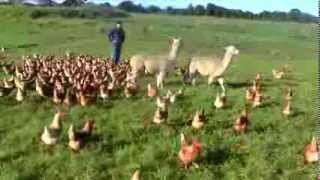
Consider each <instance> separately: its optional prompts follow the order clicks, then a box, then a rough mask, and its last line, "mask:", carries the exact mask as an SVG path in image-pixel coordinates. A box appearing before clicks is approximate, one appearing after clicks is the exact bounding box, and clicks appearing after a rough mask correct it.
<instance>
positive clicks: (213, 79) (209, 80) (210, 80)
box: [208, 76, 215, 85]
mask: <svg viewBox="0 0 320 180" xmlns="http://www.w3.org/2000/svg"><path fill="white" fill-rule="evenodd" d="M214 81H215V77H214V76H209V78H208V85H211V84H212V83H213V82H214Z"/></svg>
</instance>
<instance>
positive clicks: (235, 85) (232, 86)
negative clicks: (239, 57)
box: [227, 82, 251, 89]
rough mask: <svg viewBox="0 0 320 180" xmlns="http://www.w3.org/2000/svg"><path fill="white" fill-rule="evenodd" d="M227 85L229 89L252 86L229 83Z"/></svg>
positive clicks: (246, 83)
mask: <svg viewBox="0 0 320 180" xmlns="http://www.w3.org/2000/svg"><path fill="white" fill-rule="evenodd" d="M227 85H228V87H231V88H236V89H237V88H244V87H249V86H250V85H251V84H250V83H249V82H228V83H227Z"/></svg>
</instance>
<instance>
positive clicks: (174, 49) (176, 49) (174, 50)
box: [168, 47, 179, 61]
mask: <svg viewBox="0 0 320 180" xmlns="http://www.w3.org/2000/svg"><path fill="white" fill-rule="evenodd" d="M178 53H179V47H172V48H171V50H170V52H169V56H168V59H169V60H171V61H175V60H176V59H177V56H178Z"/></svg>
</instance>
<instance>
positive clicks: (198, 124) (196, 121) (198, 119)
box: [191, 110, 205, 129]
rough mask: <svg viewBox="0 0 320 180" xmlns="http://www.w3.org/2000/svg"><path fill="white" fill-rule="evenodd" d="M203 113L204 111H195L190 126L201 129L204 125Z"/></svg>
mask: <svg viewBox="0 0 320 180" xmlns="http://www.w3.org/2000/svg"><path fill="white" fill-rule="evenodd" d="M204 121H205V115H204V111H203V110H202V111H197V112H196V114H195V115H194V117H193V120H192V124H191V125H192V127H193V128H195V129H201V128H202V127H203V125H204Z"/></svg>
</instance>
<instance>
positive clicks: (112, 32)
mask: <svg viewBox="0 0 320 180" xmlns="http://www.w3.org/2000/svg"><path fill="white" fill-rule="evenodd" d="M113 34H114V29H111V30H110V31H109V33H108V38H109V41H110V42H112V39H113V38H112V37H113Z"/></svg>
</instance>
